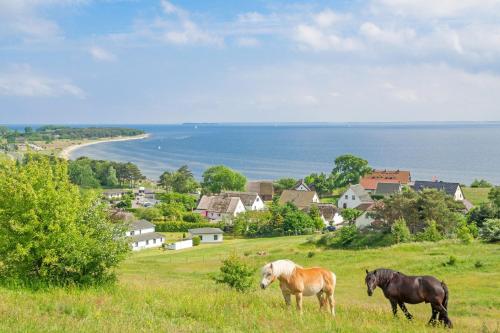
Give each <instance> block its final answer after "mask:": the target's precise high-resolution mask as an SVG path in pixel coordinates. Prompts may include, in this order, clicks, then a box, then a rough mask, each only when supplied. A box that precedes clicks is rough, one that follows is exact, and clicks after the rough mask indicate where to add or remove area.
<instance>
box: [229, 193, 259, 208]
mask: <svg viewBox="0 0 500 333" xmlns="http://www.w3.org/2000/svg"><path fill="white" fill-rule="evenodd" d="M222 195H225V196H228V197H234V198H240V200H241V202H242V203H243V206H245V209H246V210H264V209H265V208H266V206H265V205H264V201H262V199H261V198H260V196H259V194H258V193H257V192H223V193H222Z"/></svg>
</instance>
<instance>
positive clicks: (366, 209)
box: [355, 203, 379, 229]
mask: <svg viewBox="0 0 500 333" xmlns="http://www.w3.org/2000/svg"><path fill="white" fill-rule="evenodd" d="M374 207H375V204H374V203H372V204H370V205H361V206H358V207H357V208H356V209H358V210H361V211H362V212H363V214H361V215H360V216H359V217H358V218H357V219H356V221H355V224H356V227H358V229H363V228H366V227H371V226H372V225H374V224H377V223H378V222H379V221H378V220H377V219H375V218H374V217H373V216H371V214H370V213H371V212H372V211H373V208H374Z"/></svg>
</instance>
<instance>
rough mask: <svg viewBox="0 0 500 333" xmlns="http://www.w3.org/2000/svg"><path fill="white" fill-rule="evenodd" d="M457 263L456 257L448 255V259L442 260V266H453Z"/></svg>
mask: <svg viewBox="0 0 500 333" xmlns="http://www.w3.org/2000/svg"><path fill="white" fill-rule="evenodd" d="M456 264H457V257H455V256H450V258H449V259H448V261H446V262H443V266H455V265H456Z"/></svg>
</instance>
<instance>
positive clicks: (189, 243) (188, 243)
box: [167, 239, 193, 250]
mask: <svg viewBox="0 0 500 333" xmlns="http://www.w3.org/2000/svg"><path fill="white" fill-rule="evenodd" d="M190 247H193V240H192V239H184V240H181V241H178V242H175V243H170V244H167V249H169V250H182V249H188V248H190Z"/></svg>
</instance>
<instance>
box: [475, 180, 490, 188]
mask: <svg viewBox="0 0 500 333" xmlns="http://www.w3.org/2000/svg"><path fill="white" fill-rule="evenodd" d="M470 187H482V188H488V187H493V185H491V183H489V182H488V181H487V180H485V179H481V180H478V179H474V181H473V182H472V184H470Z"/></svg>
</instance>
